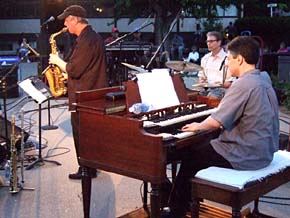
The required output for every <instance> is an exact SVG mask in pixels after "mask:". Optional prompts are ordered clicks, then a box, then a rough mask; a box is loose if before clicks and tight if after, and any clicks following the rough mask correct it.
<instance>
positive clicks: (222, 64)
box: [219, 56, 227, 71]
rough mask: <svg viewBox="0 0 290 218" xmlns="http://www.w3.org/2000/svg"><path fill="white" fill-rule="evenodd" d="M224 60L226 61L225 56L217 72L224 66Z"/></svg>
mask: <svg viewBox="0 0 290 218" xmlns="http://www.w3.org/2000/svg"><path fill="white" fill-rule="evenodd" d="M226 59H227V56H225V58H224V59H223V61H222V63H221V66H220V69H219V71H221V70H222V68H223V66H224V65H225V62H226Z"/></svg>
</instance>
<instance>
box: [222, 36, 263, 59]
mask: <svg viewBox="0 0 290 218" xmlns="http://www.w3.org/2000/svg"><path fill="white" fill-rule="evenodd" d="M227 50H228V51H229V52H230V53H231V54H232V55H233V57H234V58H236V57H237V56H238V55H241V56H243V57H244V59H245V61H246V62H247V63H248V64H257V63H258V61H259V57H260V48H259V43H258V42H257V41H256V40H255V39H254V38H253V37H251V36H237V37H236V38H234V39H233V40H232V41H230V42H229V43H228V44H227Z"/></svg>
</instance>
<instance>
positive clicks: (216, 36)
mask: <svg viewBox="0 0 290 218" xmlns="http://www.w3.org/2000/svg"><path fill="white" fill-rule="evenodd" d="M206 36H214V37H215V38H216V40H218V41H221V40H222V39H223V37H222V34H221V33H220V32H218V31H210V32H208V33H207V34H206Z"/></svg>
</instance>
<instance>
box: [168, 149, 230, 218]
mask: <svg viewBox="0 0 290 218" xmlns="http://www.w3.org/2000/svg"><path fill="white" fill-rule="evenodd" d="M210 166H217V167H224V168H233V167H232V166H231V164H230V163H229V162H228V161H227V160H226V159H224V158H223V157H222V156H221V155H219V154H218V153H217V152H216V151H215V150H214V149H213V147H212V146H211V145H210V144H208V145H205V146H203V147H201V148H199V149H198V150H196V149H192V150H190V151H189V152H188V153H187V154H186V155H185V157H184V159H183V160H182V161H181V166H180V169H179V172H178V175H177V177H176V180H175V182H174V184H173V189H172V192H171V196H170V199H169V205H170V209H171V211H172V215H173V217H174V218H179V217H183V216H184V215H185V213H186V211H187V210H188V208H189V203H190V199H191V183H190V180H191V178H193V177H194V176H195V174H196V173H197V172H198V171H199V170H201V169H205V168H208V167H210Z"/></svg>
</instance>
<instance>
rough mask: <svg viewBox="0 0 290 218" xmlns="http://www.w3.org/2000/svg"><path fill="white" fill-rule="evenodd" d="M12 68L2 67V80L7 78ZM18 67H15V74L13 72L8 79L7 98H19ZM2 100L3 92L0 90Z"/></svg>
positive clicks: (0, 70) (0, 74) (0, 71)
mask: <svg viewBox="0 0 290 218" xmlns="http://www.w3.org/2000/svg"><path fill="white" fill-rule="evenodd" d="M11 69H12V66H1V67H0V79H1V78H2V77H3V76H5V75H6V74H7V73H8V72H9V71H10V70H11ZM17 82H18V67H15V69H14V70H13V72H11V73H10V74H9V75H8V76H7V77H6V92H7V98H17V97H19V89H18V84H17ZM0 98H3V90H2V88H1V89H0Z"/></svg>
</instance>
